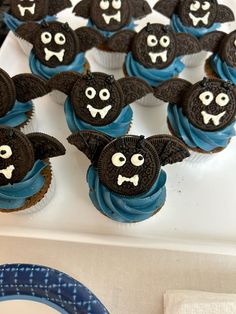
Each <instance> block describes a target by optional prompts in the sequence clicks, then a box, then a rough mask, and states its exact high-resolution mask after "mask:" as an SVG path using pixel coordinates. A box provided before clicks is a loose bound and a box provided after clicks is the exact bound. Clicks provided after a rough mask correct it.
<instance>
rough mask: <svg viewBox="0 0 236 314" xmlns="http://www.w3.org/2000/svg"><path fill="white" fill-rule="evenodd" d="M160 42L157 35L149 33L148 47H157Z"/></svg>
mask: <svg viewBox="0 0 236 314" xmlns="http://www.w3.org/2000/svg"><path fill="white" fill-rule="evenodd" d="M157 44H158V40H157V38H156V36H155V35H149V36H148V38H147V45H148V47H155V46H156V45H157Z"/></svg>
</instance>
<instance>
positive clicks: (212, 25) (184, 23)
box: [154, 0, 234, 66]
mask: <svg viewBox="0 0 236 314" xmlns="http://www.w3.org/2000/svg"><path fill="white" fill-rule="evenodd" d="M154 10H156V11H157V12H159V13H161V14H163V15H164V16H166V17H168V18H169V19H170V22H171V26H172V28H173V30H174V31H175V32H186V33H189V34H192V35H193V36H196V37H197V38H201V37H202V36H204V35H206V34H208V33H210V32H213V31H215V30H217V29H218V28H220V27H221V25H222V23H226V22H232V21H234V13H233V11H232V10H231V9H230V8H229V7H227V6H226V5H221V4H219V3H218V1H217V0H176V1H166V0H159V1H158V2H157V3H156V5H155V6H154ZM206 57H207V54H206V53H203V52H202V53H201V54H198V55H197V56H195V57H194V58H190V57H186V60H185V62H186V64H187V65H188V66H198V65H199V63H201V62H203V60H204V59H205V58H206Z"/></svg>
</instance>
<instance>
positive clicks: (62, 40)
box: [54, 33, 66, 46]
mask: <svg viewBox="0 0 236 314" xmlns="http://www.w3.org/2000/svg"><path fill="white" fill-rule="evenodd" d="M54 40H55V43H56V44H58V45H61V46H62V45H64V44H65V43H66V37H65V36H64V35H63V34H62V33H57V34H56V35H55V37H54Z"/></svg>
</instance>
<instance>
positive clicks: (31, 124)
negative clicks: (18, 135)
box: [20, 105, 38, 134]
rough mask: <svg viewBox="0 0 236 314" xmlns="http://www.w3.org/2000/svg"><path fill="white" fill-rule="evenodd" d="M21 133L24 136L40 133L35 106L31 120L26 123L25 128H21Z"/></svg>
mask: <svg viewBox="0 0 236 314" xmlns="http://www.w3.org/2000/svg"><path fill="white" fill-rule="evenodd" d="M20 131H21V132H22V133H24V134H28V133H33V132H37V131H38V123H37V120H36V116H35V107H34V105H33V111H32V115H31V117H30V119H29V120H28V121H27V122H26V123H25V125H24V126H23V127H21V128H20Z"/></svg>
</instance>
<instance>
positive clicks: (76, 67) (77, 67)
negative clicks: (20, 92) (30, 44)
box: [29, 50, 86, 79]
mask: <svg viewBox="0 0 236 314" xmlns="http://www.w3.org/2000/svg"><path fill="white" fill-rule="evenodd" d="M85 63H86V59H85V54H84V53H82V52H81V53H79V54H77V56H76V57H75V59H74V61H73V62H71V63H70V64H66V65H60V66H57V67H55V68H50V67H48V66H46V65H44V64H42V63H41V62H40V61H39V60H38V58H37V57H36V56H35V54H34V52H33V50H32V51H31V53H30V57H29V66H30V69H31V71H32V73H34V74H36V75H39V76H40V77H42V78H45V79H49V78H51V77H52V76H53V75H55V74H57V73H60V72H63V71H75V72H80V73H83V72H84V65H85Z"/></svg>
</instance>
